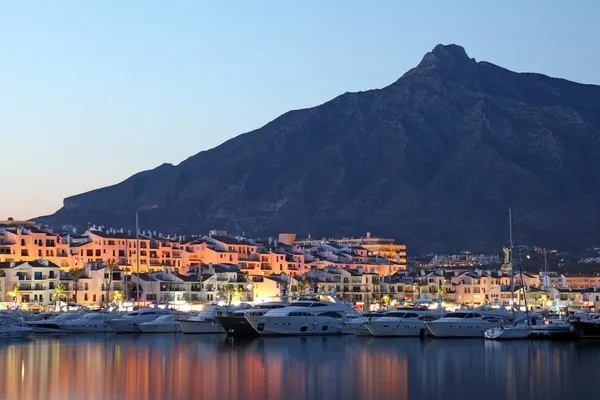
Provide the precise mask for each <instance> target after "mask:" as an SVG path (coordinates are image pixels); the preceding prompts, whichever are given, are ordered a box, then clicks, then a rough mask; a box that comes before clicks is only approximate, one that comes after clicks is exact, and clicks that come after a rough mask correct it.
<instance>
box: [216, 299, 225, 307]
mask: <svg viewBox="0 0 600 400" xmlns="http://www.w3.org/2000/svg"><path fill="white" fill-rule="evenodd" d="M217 305H218V306H221V307H222V306H224V305H225V302H224V301H223V300H221V301H219V302H218V303H217Z"/></svg>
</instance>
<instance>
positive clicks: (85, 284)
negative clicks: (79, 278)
mask: <svg viewBox="0 0 600 400" xmlns="http://www.w3.org/2000/svg"><path fill="white" fill-rule="evenodd" d="M83 285H84V286H83V287H84V290H89V286H88V283H87V282H86V283H84V284H83ZM86 296H87V294H86Z"/></svg>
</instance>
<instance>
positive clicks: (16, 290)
mask: <svg viewBox="0 0 600 400" xmlns="http://www.w3.org/2000/svg"><path fill="white" fill-rule="evenodd" d="M20 290H21V289H20V288H19V285H17V284H16V283H15V285H14V286H13V288H12V290H11V291H10V292H8V293H6V294H7V295H9V296H12V297H13V303H14V305H15V307H16V306H17V304H18V302H19V292H20Z"/></svg>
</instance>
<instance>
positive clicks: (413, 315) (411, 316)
mask: <svg viewBox="0 0 600 400" xmlns="http://www.w3.org/2000/svg"><path fill="white" fill-rule="evenodd" d="M418 316H419V314H416V313H410V312H409V313H406V315H405V316H404V318H416V317H418Z"/></svg>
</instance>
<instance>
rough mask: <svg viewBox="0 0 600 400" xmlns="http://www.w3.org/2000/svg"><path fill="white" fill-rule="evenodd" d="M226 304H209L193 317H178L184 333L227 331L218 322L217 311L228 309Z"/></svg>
mask: <svg viewBox="0 0 600 400" xmlns="http://www.w3.org/2000/svg"><path fill="white" fill-rule="evenodd" d="M227 309H228V308H227V307H226V306H218V305H216V304H208V305H206V306H204V309H203V310H202V311H200V312H199V313H198V314H197V315H195V316H193V317H189V318H187V319H185V318H178V319H177V322H179V324H180V325H181V329H182V331H183V333H225V330H224V329H223V327H221V325H220V324H219V323H218V322H217V320H216V319H215V317H216V316H217V312H219V311H226V310H227Z"/></svg>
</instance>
